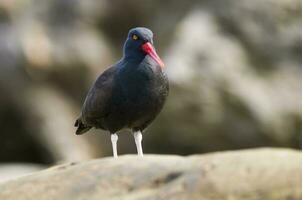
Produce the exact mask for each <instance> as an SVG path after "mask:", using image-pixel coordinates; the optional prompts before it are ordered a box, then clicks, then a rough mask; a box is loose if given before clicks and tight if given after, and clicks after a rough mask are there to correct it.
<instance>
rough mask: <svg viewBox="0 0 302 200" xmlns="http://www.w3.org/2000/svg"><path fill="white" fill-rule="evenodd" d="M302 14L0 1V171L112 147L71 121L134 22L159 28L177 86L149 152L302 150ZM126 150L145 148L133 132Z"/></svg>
mask: <svg viewBox="0 0 302 200" xmlns="http://www.w3.org/2000/svg"><path fill="white" fill-rule="evenodd" d="M301 13H302V1H301V0H254V1H250V0H240V1H239V0H237V1H236V0H200V1H194V0H193V1H181V0H167V1H160V0H155V1H151V0H146V1H141V0H130V1H123V0H113V1H110V0H0V127H1V131H0V136H1V139H0V162H1V163H2V165H0V177H1V166H2V168H3V166H7V164H8V163H10V164H11V165H12V163H14V164H13V165H14V166H19V165H20V166H21V165H22V166H29V165H30V166H33V165H32V164H35V165H34V168H35V167H37V168H39V167H40V166H42V167H44V166H45V165H46V166H49V165H53V164H56V163H59V162H66V161H81V160H87V159H91V158H97V157H103V156H109V155H111V143H110V137H109V135H108V133H106V132H104V131H100V130H93V131H90V132H89V133H88V134H85V135H83V136H76V135H75V134H74V131H75V128H74V127H73V124H74V121H75V119H76V118H77V116H78V115H79V113H80V108H81V105H82V103H83V101H84V98H85V95H86V93H87V91H88V89H89V87H90V85H91V84H92V83H93V81H94V80H95V78H96V77H97V76H98V75H99V74H100V73H102V71H103V70H104V69H106V68H107V67H108V66H110V65H111V64H113V63H114V62H115V61H117V60H118V59H119V58H120V57H121V54H122V46H123V42H124V40H125V38H126V36H127V32H128V30H129V29H130V28H132V27H136V26H145V27H148V28H150V29H151V30H153V32H154V35H155V38H154V40H155V46H156V48H157V51H158V53H159V55H160V56H161V57H162V59H163V60H164V62H165V64H166V72H167V74H168V76H169V79H170V85H171V88H170V96H169V98H168V101H167V103H166V105H165V107H164V109H163V111H162V112H161V114H160V116H159V117H158V118H157V119H156V120H155V122H154V123H153V124H152V125H151V126H150V127H149V128H148V129H147V130H146V131H145V134H144V140H143V146H144V150H145V153H153V154H181V155H188V154H197V153H205V152H212V151H221V150H231V149H243V148H252V147H260V146H276V147H292V148H297V149H301V148H302V101H301V99H302V98H301V97H302V14H301ZM118 151H119V153H120V154H126V153H136V150H135V144H134V140H133V138H132V136H131V135H130V134H129V133H125V134H120V139H119V142H118ZM21 163H26V164H21ZM37 165H38V166H37Z"/></svg>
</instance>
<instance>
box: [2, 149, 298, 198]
mask: <svg viewBox="0 0 302 200" xmlns="http://www.w3.org/2000/svg"><path fill="white" fill-rule="evenodd" d="M37 197H39V199H40V200H52V199H57V200H61V199H62V200H63V199H64V200H80V199H90V200H96V199H98V200H99V199H102V200H106V199H110V200H114V199H119V200H130V199H131V200H134V199H140V200H151V199H152V200H153V199H154V200H158V199H165V200H169V199H173V200H182V199H192V200H200V199H202V200H221V199H232V200H237V199H238V200H239V199H245V200H263V199H266V200H278V199H291V200H300V199H301V198H302V153H301V152H298V151H293V150H287V149H258V150H245V151H237V152H236V151H235V152H225V153H212V154H207V155H195V156H189V157H180V156H171V155H170V156H158V155H147V156H146V157H144V158H139V157H137V156H122V157H120V158H119V159H113V158H104V159H100V160H93V161H89V162H84V163H70V164H65V165H60V166H56V167H53V168H50V169H48V170H44V171H42V172H38V173H35V174H32V175H29V176H26V177H22V178H18V179H16V180H13V181H8V182H5V183H2V184H1V185H0V199H6V200H30V199H36V198H37Z"/></svg>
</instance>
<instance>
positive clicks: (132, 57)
mask: <svg viewBox="0 0 302 200" xmlns="http://www.w3.org/2000/svg"><path fill="white" fill-rule="evenodd" d="M145 57H146V55H145V54H137V53H133V54H132V53H124V55H123V58H122V60H123V61H124V62H131V63H137V64H138V63H141V62H142V61H143V60H144V59H145Z"/></svg>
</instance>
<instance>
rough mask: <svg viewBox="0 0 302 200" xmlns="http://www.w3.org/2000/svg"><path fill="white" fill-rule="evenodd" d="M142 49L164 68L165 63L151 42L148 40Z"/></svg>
mask: <svg viewBox="0 0 302 200" xmlns="http://www.w3.org/2000/svg"><path fill="white" fill-rule="evenodd" d="M142 49H143V51H144V52H145V53H147V54H148V55H149V56H151V58H153V59H154V60H155V61H156V62H157V63H158V64H159V66H160V67H161V68H164V66H165V64H164V63H163V61H162V60H161V59H160V57H159V56H158V55H157V53H156V51H155V49H154V47H153V45H152V44H151V43H150V42H146V43H145V44H143V45H142Z"/></svg>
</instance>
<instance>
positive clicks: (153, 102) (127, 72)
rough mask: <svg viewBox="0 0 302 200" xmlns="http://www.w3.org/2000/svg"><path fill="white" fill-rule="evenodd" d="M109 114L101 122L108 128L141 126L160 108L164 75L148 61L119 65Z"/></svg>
mask: <svg viewBox="0 0 302 200" xmlns="http://www.w3.org/2000/svg"><path fill="white" fill-rule="evenodd" d="M115 78H116V80H115V83H116V84H115V87H114V88H113V94H112V105H111V111H110V114H109V115H108V116H107V118H106V119H105V120H104V124H105V126H106V127H107V129H108V130H110V132H116V131H118V130H120V129H123V128H130V129H134V130H143V129H144V128H146V127H147V126H148V125H149V124H150V123H151V122H152V121H153V120H154V119H155V117H156V116H157V114H158V113H159V112H160V111H161V109H162V107H163V105H164V102H165V100H166V97H167V95H168V90H169V85H168V80H167V77H166V75H165V74H164V73H163V72H162V70H161V69H160V67H159V66H152V65H148V64H144V65H141V66H140V67H136V68H131V67H127V68H126V67H125V68H123V69H120V72H119V73H117V76H116V77H115Z"/></svg>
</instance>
